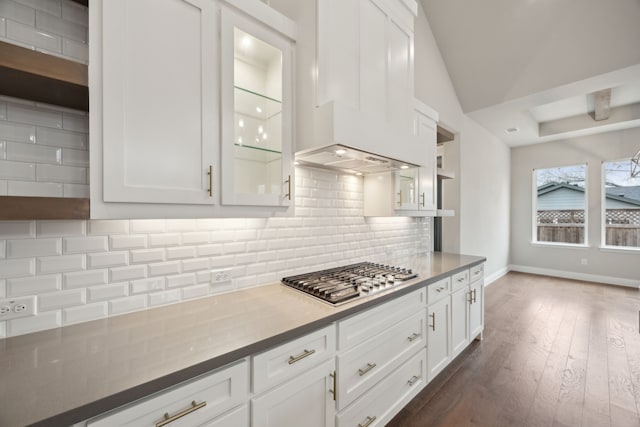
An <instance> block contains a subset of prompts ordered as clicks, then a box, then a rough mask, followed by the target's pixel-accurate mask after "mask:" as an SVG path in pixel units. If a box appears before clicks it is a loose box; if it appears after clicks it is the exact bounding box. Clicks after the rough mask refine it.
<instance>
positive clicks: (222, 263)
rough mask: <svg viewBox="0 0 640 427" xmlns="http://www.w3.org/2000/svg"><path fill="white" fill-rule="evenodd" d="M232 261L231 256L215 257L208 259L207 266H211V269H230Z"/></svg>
mask: <svg viewBox="0 0 640 427" xmlns="http://www.w3.org/2000/svg"><path fill="white" fill-rule="evenodd" d="M233 261H234V256H233V255H224V256H217V257H211V258H209V263H210V264H209V265H211V268H223V267H231V266H232V265H233Z"/></svg>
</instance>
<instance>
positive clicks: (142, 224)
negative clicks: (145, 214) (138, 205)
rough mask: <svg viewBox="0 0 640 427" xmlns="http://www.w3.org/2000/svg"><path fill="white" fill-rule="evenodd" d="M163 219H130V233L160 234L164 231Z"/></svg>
mask: <svg viewBox="0 0 640 427" xmlns="http://www.w3.org/2000/svg"><path fill="white" fill-rule="evenodd" d="M164 226H165V223H164V220H163V219H132V220H131V232H132V233H162V232H163V231H164Z"/></svg>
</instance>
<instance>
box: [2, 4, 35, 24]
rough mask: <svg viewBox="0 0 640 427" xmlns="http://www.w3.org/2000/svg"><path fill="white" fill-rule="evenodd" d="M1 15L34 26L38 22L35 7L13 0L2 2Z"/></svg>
mask: <svg viewBox="0 0 640 427" xmlns="http://www.w3.org/2000/svg"><path fill="white" fill-rule="evenodd" d="M0 16H3V17H5V18H7V19H11V20H13V21H18V22H21V23H23V24H26V25H29V26H32V27H33V26H34V25H35V22H36V14H35V11H34V10H33V9H31V8H29V7H26V6H24V5H21V4H20V3H16V2H14V1H11V0H2V1H1V2H0Z"/></svg>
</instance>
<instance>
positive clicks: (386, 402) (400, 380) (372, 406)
mask: <svg viewBox="0 0 640 427" xmlns="http://www.w3.org/2000/svg"><path fill="white" fill-rule="evenodd" d="M426 365H427V354H426V353H425V351H424V350H420V351H418V352H417V353H416V354H414V355H413V357H411V358H410V359H409V360H407V361H406V362H405V363H403V364H402V365H401V366H399V367H398V368H397V369H396V370H394V371H393V372H392V373H391V374H389V375H387V376H386V377H385V378H384V379H383V380H382V381H380V382H379V383H378V384H377V385H376V386H375V387H373V388H372V389H371V391H370V392H368V393H367V394H366V395H365V396H363V397H362V398H360V399H358V400H357V401H356V402H354V404H353V405H351V406H349V408H347V409H345V410H344V411H342V412H341V413H340V414H339V415H338V416H337V417H336V419H337V423H336V425H337V427H355V426H358V425H359V426H371V427H373V426H382V425H384V424H385V423H387V422H388V421H389V420H390V419H391V418H392V417H393V416H394V415H395V413H396V412H398V410H399V409H400V408H402V407H403V406H404V405H406V404H407V403H408V402H409V401H410V400H411V399H412V398H413V397H415V395H416V394H418V392H419V391H420V390H422V388H423V387H424V386H425V385H426V383H427V366H426Z"/></svg>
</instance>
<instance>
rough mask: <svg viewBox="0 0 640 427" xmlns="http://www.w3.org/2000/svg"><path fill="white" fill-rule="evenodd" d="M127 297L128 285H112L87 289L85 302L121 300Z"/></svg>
mask: <svg viewBox="0 0 640 427" xmlns="http://www.w3.org/2000/svg"><path fill="white" fill-rule="evenodd" d="M127 295H129V283H113V284H110V285H102V286H91V287H89V288H87V300H88V301H89V302H95V301H105V300H110V299H115V298H123V297H126V296H127Z"/></svg>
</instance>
